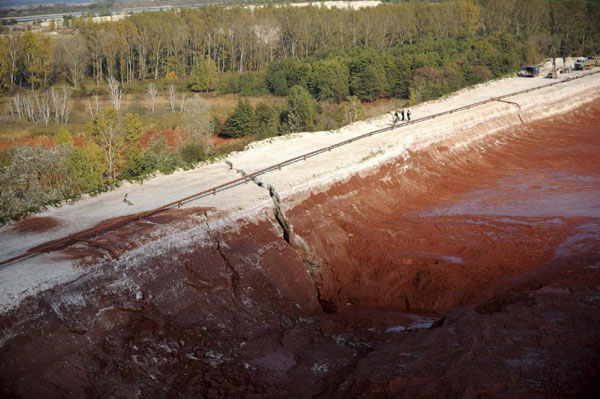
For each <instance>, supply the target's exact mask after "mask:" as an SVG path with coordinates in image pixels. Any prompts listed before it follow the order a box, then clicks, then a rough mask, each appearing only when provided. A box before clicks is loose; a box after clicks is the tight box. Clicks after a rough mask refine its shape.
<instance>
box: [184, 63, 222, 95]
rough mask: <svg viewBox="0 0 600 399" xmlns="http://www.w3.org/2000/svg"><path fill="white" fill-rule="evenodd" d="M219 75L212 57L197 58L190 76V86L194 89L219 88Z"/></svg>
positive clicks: (207, 89)
mask: <svg viewBox="0 0 600 399" xmlns="http://www.w3.org/2000/svg"><path fill="white" fill-rule="evenodd" d="M218 78H219V75H218V73H217V66H216V65H215V62H214V61H213V60H212V58H210V57H205V58H203V59H201V60H196V63H195V64H194V67H193V69H192V75H191V76H190V80H191V83H190V88H191V89H192V90H193V91H209V90H215V89H216V88H217V83H218Z"/></svg>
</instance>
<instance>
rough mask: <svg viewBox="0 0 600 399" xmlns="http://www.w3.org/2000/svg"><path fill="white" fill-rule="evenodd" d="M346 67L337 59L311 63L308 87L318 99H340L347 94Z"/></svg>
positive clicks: (347, 77) (347, 78)
mask: <svg viewBox="0 0 600 399" xmlns="http://www.w3.org/2000/svg"><path fill="white" fill-rule="evenodd" d="M349 78H350V76H349V72H348V68H347V67H346V66H345V65H343V64H342V63H340V62H339V61H337V60H334V59H330V60H323V61H318V62H316V63H314V64H312V70H311V73H310V75H309V76H308V88H309V90H310V92H311V94H312V95H313V97H314V98H316V99H317V100H320V101H328V100H333V101H337V102H339V101H342V100H343V99H344V98H346V97H347V96H348V80H349Z"/></svg>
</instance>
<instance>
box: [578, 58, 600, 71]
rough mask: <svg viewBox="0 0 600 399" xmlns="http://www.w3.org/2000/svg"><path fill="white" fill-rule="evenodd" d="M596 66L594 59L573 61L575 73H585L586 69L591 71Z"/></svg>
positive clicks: (596, 59)
mask: <svg viewBox="0 0 600 399" xmlns="http://www.w3.org/2000/svg"><path fill="white" fill-rule="evenodd" d="M597 65H598V58H596V57H587V58H586V57H580V58H577V59H576V60H575V70H576V71H585V70H587V69H592V68H593V67H595V66H597Z"/></svg>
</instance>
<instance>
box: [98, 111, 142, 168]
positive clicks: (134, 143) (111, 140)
mask: <svg viewBox="0 0 600 399" xmlns="http://www.w3.org/2000/svg"><path fill="white" fill-rule="evenodd" d="M90 133H91V137H92V139H93V140H94V142H95V143H96V144H97V145H98V146H99V147H100V148H101V149H102V152H103V153H104V157H105V161H106V173H107V174H108V177H109V178H110V179H115V178H116V176H117V169H118V166H119V164H121V163H122V161H123V152H125V159H129V160H131V159H135V157H136V156H137V154H138V153H139V147H138V146H139V139H140V137H141V123H140V121H139V118H138V116H137V115H132V114H127V115H126V116H125V118H123V117H122V116H121V113H120V112H119V111H117V110H115V109H114V108H109V109H107V110H106V111H104V112H100V113H98V114H97V115H96V116H95V117H94V119H93V120H92V122H91V125H90Z"/></svg>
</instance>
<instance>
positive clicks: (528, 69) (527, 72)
mask: <svg viewBox="0 0 600 399" xmlns="http://www.w3.org/2000/svg"><path fill="white" fill-rule="evenodd" d="M539 74H540V71H539V69H538V67H537V66H535V65H531V66H524V67H523V68H521V72H519V76H523V77H526V78H533V77H536V76H538V75H539Z"/></svg>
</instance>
